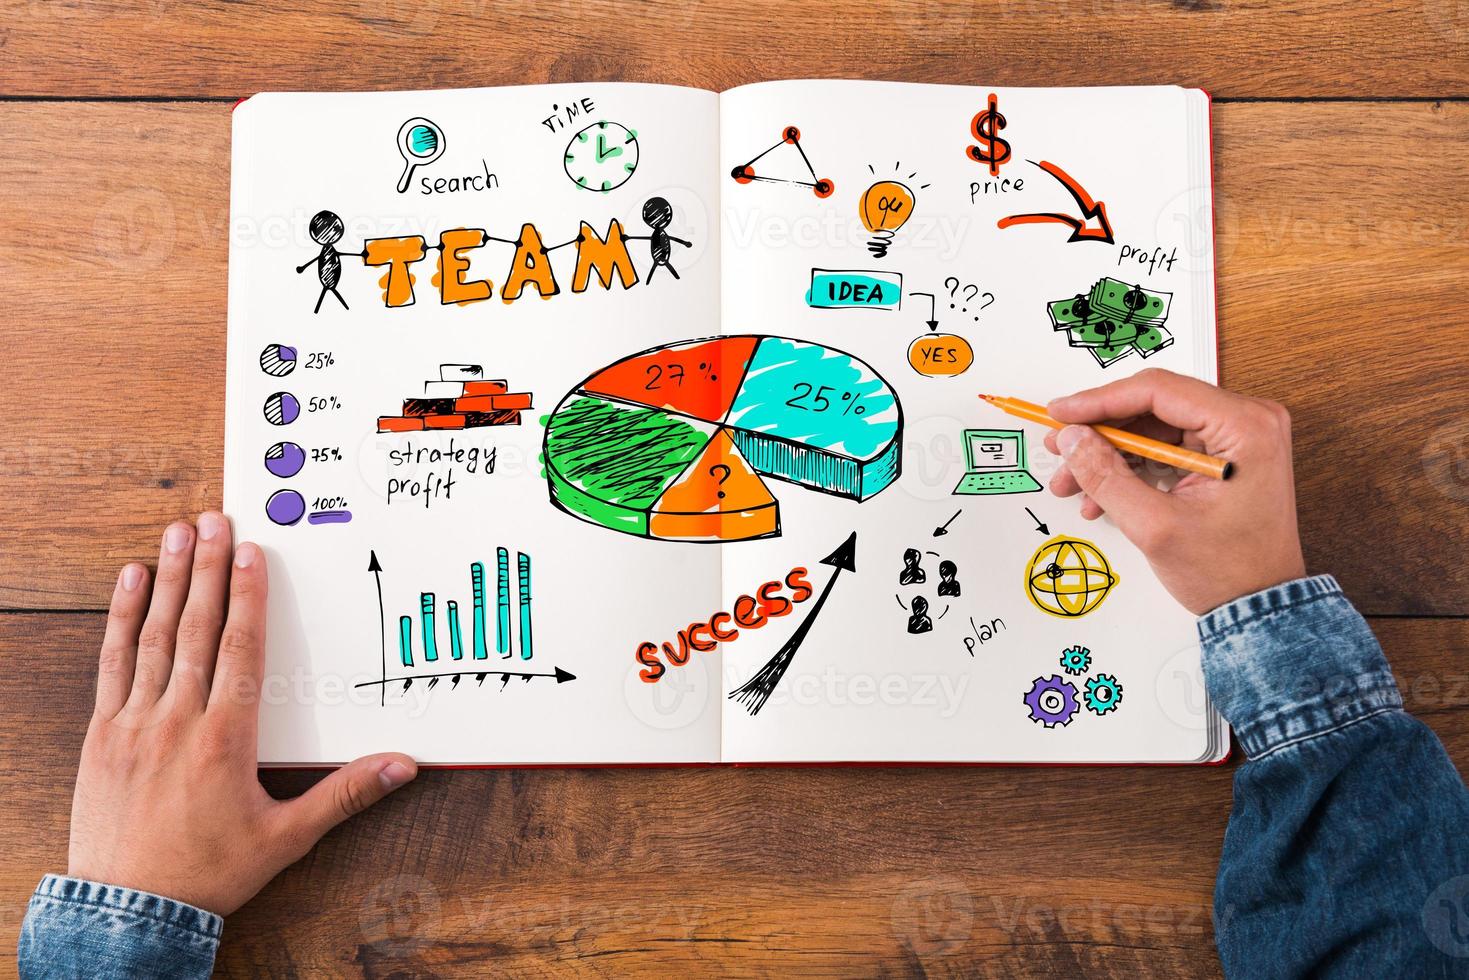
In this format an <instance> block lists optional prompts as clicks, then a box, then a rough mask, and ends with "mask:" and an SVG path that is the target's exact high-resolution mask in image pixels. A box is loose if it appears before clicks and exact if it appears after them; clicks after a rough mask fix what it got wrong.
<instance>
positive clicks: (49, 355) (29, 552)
mask: <svg viewBox="0 0 1469 980" xmlns="http://www.w3.org/2000/svg"><path fill="white" fill-rule="evenodd" d="M0 132H3V133H5V134H7V138H6V139H5V140H3V141H0V230H3V234H0V268H3V269H4V270H5V276H6V278H7V285H8V286H9V289H8V290H7V301H6V326H5V339H6V341H7V343H6V345H5V347H6V350H5V352H4V367H3V370H4V372H5V377H6V378H7V379H8V382H7V383H6V384H5V385H0V426H3V429H4V432H5V434H6V437H5V438H4V439H3V440H0V527H4V528H6V529H7V531H8V533H10V534H12V535H14V537H15V540H16V541H17V542H18V543H20V544H21V546H20V547H7V548H3V549H0V608H22V609H30V608H36V609H40V608H46V609H51V608H55V609H65V608H100V607H102V606H104V605H105V602H106V597H107V596H108V595H109V594H110V590H111V584H112V581H113V576H114V575H115V573H116V570H117V568H118V566H120V565H121V564H122V563H123V562H124V561H126V560H129V559H143V560H151V558H152V557H153V556H155V555H156V553H157V536H158V534H159V532H160V529H161V528H162V527H163V526H164V524H165V523H167V522H168V521H170V520H173V519H175V518H178V517H183V516H188V515H191V514H195V513H197V512H198V511H200V510H202V509H205V508H207V507H217V506H218V505H219V501H220V475H221V469H222V458H221V442H222V438H223V433H222V430H223V407H224V403H223V398H222V396H221V386H222V385H223V383H224V343H225V284H226V257H227V251H228V250H227V236H228V234H229V227H228V226H229V222H228V207H229V204H228V199H229V194H228V180H229V111H228V107H227V106H223V105H155V104H116V103H14V102H11V103H0ZM57 133H65V134H67V139H65V140H57V139H55V134H57ZM1214 146H1215V180H1216V187H1217V212H1218V234H1217V239H1218V246H1217V248H1218V257H1219V291H1220V303H1221V305H1220V339H1221V365H1222V374H1223V378H1224V381H1225V383H1226V384H1228V385H1230V386H1231V387H1234V388H1238V389H1240V390H1243V391H1248V392H1251V393H1257V394H1262V395H1270V396H1273V397H1275V398H1278V399H1280V400H1282V401H1284V402H1285V403H1286V404H1287V405H1288V406H1290V408H1291V410H1292V411H1293V413H1294V415H1295V420H1296V434H1297V464H1296V465H1297V477H1298V480H1299V483H1300V505H1301V514H1302V528H1303V532H1304V537H1305V541H1306V547H1307V555H1308V559H1309V561H1310V563H1311V566H1312V568H1313V570H1317V571H1331V572H1334V573H1336V574H1337V575H1338V577H1339V578H1340V579H1341V580H1342V582H1343V584H1344V586H1345V587H1346V588H1347V590H1348V592H1349V594H1350V595H1351V596H1352V597H1353V598H1354V599H1355V600H1356V601H1357V602H1358V603H1359V604H1360V605H1361V606H1362V608H1363V609H1364V610H1366V611H1369V612H1379V613H1428V614H1460V615H1462V614H1466V613H1469V563H1466V562H1464V561H1463V560H1462V557H1461V556H1462V555H1463V554H1464V553H1465V552H1466V550H1469V522H1466V521H1465V520H1464V513H1465V509H1464V508H1465V504H1466V502H1469V467H1466V465H1465V460H1466V458H1469V413H1466V412H1465V411H1464V408H1463V405H1464V395H1465V383H1464V377H1465V365H1466V359H1465V353H1464V351H1465V347H1466V333H1465V327H1464V326H1463V324H1462V322H1461V321H1460V320H1457V319H1456V317H1457V316H1458V315H1459V314H1458V312H1457V311H1458V310H1459V309H1460V307H1461V305H1462V302H1461V299H1462V294H1463V290H1464V284H1465V282H1466V276H1465V273H1466V271H1469V222H1466V220H1465V210H1464V203H1463V188H1464V187H1465V186H1469V105H1465V104H1457V103H1445V104H1427V103H1412V104H1399V105H1394V106H1392V107H1391V109H1390V110H1389V109H1387V108H1386V107H1384V106H1382V105H1378V104H1361V103H1331V104H1305V105H1296V104H1275V103H1267V104H1241V105H1233V104H1231V105H1223V106H1217V107H1216V109H1215V134H1214ZM301 220H302V222H304V221H305V216H304V215H303V216H302V218H301ZM237 232H238V233H241V234H283V235H285V236H287V240H289V238H290V236H292V235H296V234H298V233H299V229H292V228H290V227H281V228H271V229H254V228H251V229H238V230H237ZM1429 570H1431V573H1429Z"/></svg>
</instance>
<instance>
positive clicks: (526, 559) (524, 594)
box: [515, 551, 531, 660]
mask: <svg viewBox="0 0 1469 980" xmlns="http://www.w3.org/2000/svg"><path fill="white" fill-rule="evenodd" d="M515 565H516V569H517V571H518V572H519V574H520V659H521V660H529V659H530V657H531V642H530V555H527V554H526V553H525V552H523V551H518V552H516V557H515Z"/></svg>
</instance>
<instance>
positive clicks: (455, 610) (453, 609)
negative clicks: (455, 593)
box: [449, 599, 464, 660]
mask: <svg viewBox="0 0 1469 980" xmlns="http://www.w3.org/2000/svg"><path fill="white" fill-rule="evenodd" d="M449 656H451V657H453V658H454V659H455V660H463V659H464V647H463V646H462V645H461V644H460V642H459V603H457V602H455V601H454V600H453V599H450V600H449Z"/></svg>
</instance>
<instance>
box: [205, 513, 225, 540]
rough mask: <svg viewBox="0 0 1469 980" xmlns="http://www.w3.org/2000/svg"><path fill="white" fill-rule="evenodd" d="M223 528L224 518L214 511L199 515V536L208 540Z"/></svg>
mask: <svg viewBox="0 0 1469 980" xmlns="http://www.w3.org/2000/svg"><path fill="white" fill-rule="evenodd" d="M223 529H224V518H223V517H221V516H220V515H219V514H216V513H214V512H212V511H211V512H209V513H207V514H200V515H199V537H200V539H201V540H204V541H208V540H209V539H211V538H213V537H214V536H215V535H216V534H218V533H219V532H220V531H222V530H223Z"/></svg>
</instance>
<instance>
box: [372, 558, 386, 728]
mask: <svg viewBox="0 0 1469 980" xmlns="http://www.w3.org/2000/svg"><path fill="white" fill-rule="evenodd" d="M369 555H370V557H369V558H368V559H367V570H368V571H369V572H371V573H372V575H373V578H375V579H377V638H378V642H379V643H381V644H382V648H383V680H382V685H383V686H382V687H381V688H379V689H378V690H379V692H380V693H381V695H382V696H381V697H380V698H379V699H378V704H380V705H385V704H387V703H388V624H387V621H386V620H385V619H384V618H383V566H382V565H380V564H378V560H377V552H376V551H370V552H369Z"/></svg>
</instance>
